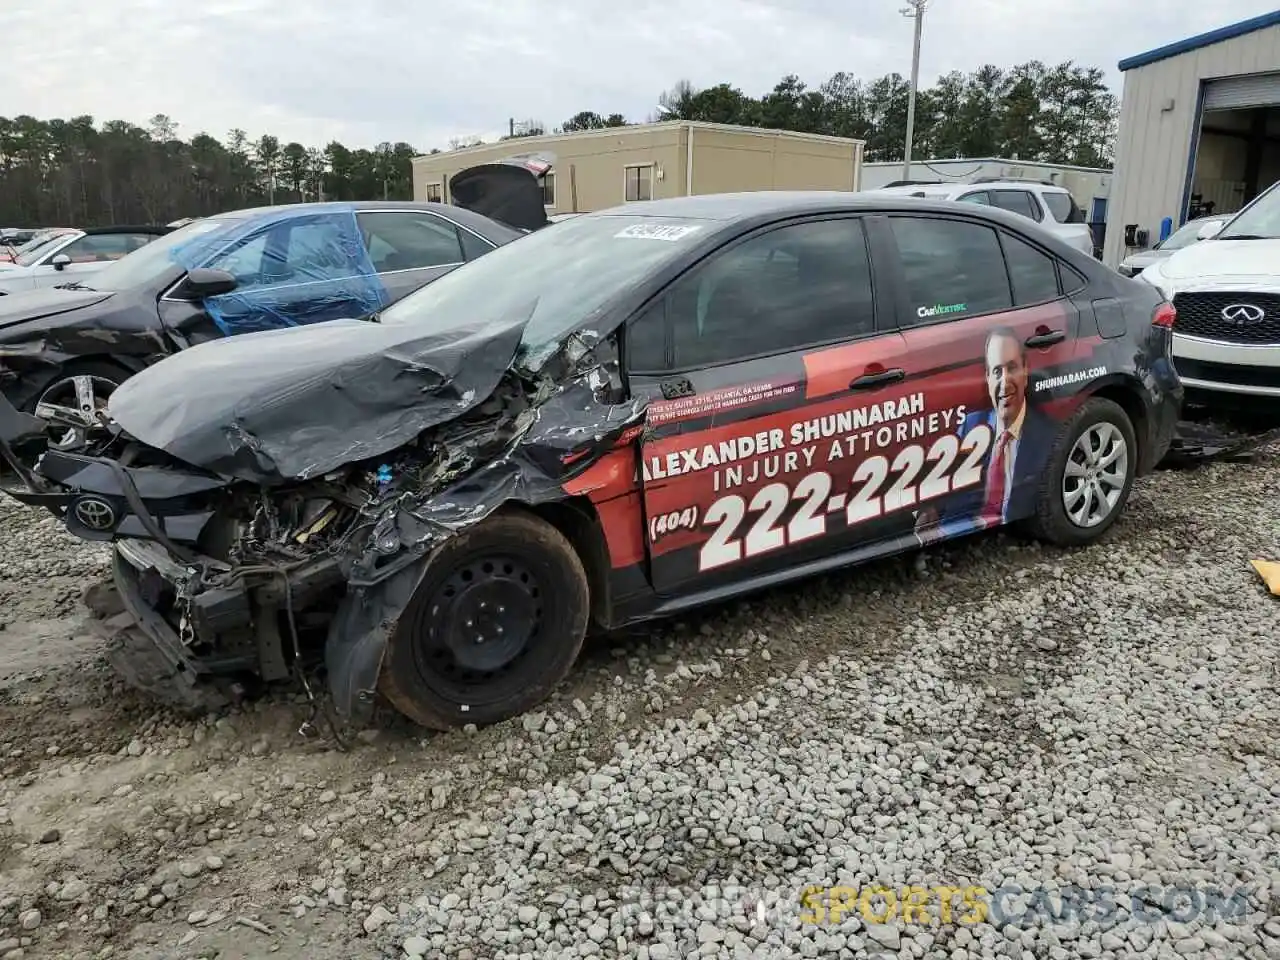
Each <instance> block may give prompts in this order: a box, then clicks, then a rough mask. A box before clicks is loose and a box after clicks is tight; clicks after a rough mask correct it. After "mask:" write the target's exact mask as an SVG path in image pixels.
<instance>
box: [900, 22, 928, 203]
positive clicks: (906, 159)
mask: <svg viewBox="0 0 1280 960" xmlns="http://www.w3.org/2000/svg"><path fill="white" fill-rule="evenodd" d="M928 5H929V0H907V6H905V7H903V8H902V9H901V10H900V11H899V12H900V13H901V14H902V15H903V16H904V17H908V18H910V19H912V20H914V21H915V22H916V29H915V34H916V35H915V41H914V43H913V45H912V49H911V92H910V93H909V94H908V95H907V142H906V146H905V148H904V151H903V154H902V179H903V180H910V179H911V135H912V134H913V133H914V132H915V125H916V86H917V85H918V84H919V82H920V31H921V29H922V28H923V26H924V9H925V7H927V6H928Z"/></svg>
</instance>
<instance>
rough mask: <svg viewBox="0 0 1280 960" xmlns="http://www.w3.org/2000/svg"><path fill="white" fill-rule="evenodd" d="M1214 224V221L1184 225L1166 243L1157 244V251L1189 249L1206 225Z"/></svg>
mask: <svg viewBox="0 0 1280 960" xmlns="http://www.w3.org/2000/svg"><path fill="white" fill-rule="evenodd" d="M1207 223H1213V221H1212V220H1192V221H1191V222H1190V223H1186V224H1183V225H1182V226H1181V227H1179V228H1178V229H1177V230H1175V231H1174V232H1173V233H1171V234H1170V235H1169V237H1168V239H1166V240H1165V241H1164V243H1157V244H1156V246H1155V249H1156V250H1181V249H1182V248H1183V247H1189V246H1191V244H1193V243H1195V242H1196V240H1197V238H1198V235H1199V233H1200V231H1201V230H1202V229H1203V228H1204V226H1205V224H1207Z"/></svg>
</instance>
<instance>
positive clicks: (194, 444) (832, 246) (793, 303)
mask: <svg viewBox="0 0 1280 960" xmlns="http://www.w3.org/2000/svg"><path fill="white" fill-rule="evenodd" d="M1173 319H1174V312H1173V308H1172V306H1171V305H1170V304H1168V303H1167V302H1165V301H1164V300H1163V298H1162V297H1161V296H1160V295H1159V293H1158V292H1157V291H1155V290H1154V288H1151V287H1150V286H1149V285H1143V284H1138V283H1135V282H1133V281H1131V280H1126V279H1124V278H1121V277H1119V276H1117V275H1116V274H1115V273H1114V272H1112V271H1109V270H1107V269H1106V268H1104V267H1102V266H1101V265H1100V264H1098V263H1097V262H1096V261H1094V260H1093V259H1092V258H1091V257H1088V256H1086V255H1083V254H1080V253H1078V252H1076V251H1074V250H1073V249H1071V248H1070V247H1068V246H1066V245H1064V244H1062V243H1061V242H1059V241H1057V240H1056V239H1055V238H1053V237H1050V236H1047V235H1044V234H1043V232H1041V231H1039V230H1037V229H1036V228H1035V226H1034V225H1033V224H1029V223H1028V222H1027V221H1025V219H1023V218H1020V217H1017V216H1016V215H1013V214H1008V213H1005V212H1003V211H999V210H994V209H988V208H982V207H977V206H972V205H957V204H945V203H930V202H923V201H918V200H914V199H910V198H905V199H895V198H890V199H884V198H875V199H867V198H859V197H857V196H853V195H850V194H842V193H833V194H823V193H783V192H777V193H756V194H741V195H722V196H716V197H698V198H685V199H678V200H666V201H653V202H648V203H635V204H628V205H626V206H625V207H621V208H617V209H614V210H610V211H605V212H601V213H594V214H586V215H583V216H579V217H574V218H572V219H570V220H566V221H564V222H562V223H557V224H555V225H554V226H553V227H550V228H548V229H546V230H540V231H537V232H536V233H533V234H530V235H529V236H527V237H525V238H523V239H522V240H520V242H518V243H512V244H508V245H506V246H503V247H500V248H499V249H497V250H495V251H493V252H491V253H489V254H486V255H485V256H484V257H482V258H480V259H478V260H476V261H474V262H472V263H469V264H466V265H465V266H462V267H460V268H458V269H457V270H455V271H453V272H451V273H449V274H447V275H446V276H444V277H441V278H440V279H439V280H436V281H435V282H434V283H432V284H430V285H429V286H427V287H425V288H423V289H421V290H419V291H418V292H416V293H414V294H412V295H410V296H409V297H407V298H405V299H404V300H402V301H401V302H399V303H397V304H395V305H393V306H391V307H389V308H387V309H386V310H385V311H383V312H382V313H381V314H379V315H375V316H374V317H371V318H369V319H367V320H337V321H332V322H329V323H324V324H317V325H314V326H310V327H304V328H296V329H289V330H280V331H270V332H264V333H252V334H246V335H242V336H238V337H233V338H228V339H224V340H218V341H213V342H210V343H206V344H202V345H199V346H196V347H193V348H191V349H188V350H184V351H182V352H181V353H178V354H176V355H174V356H171V357H169V358H166V359H164V360H162V361H161V362H159V363H157V364H156V365H154V366H152V367H149V368H148V369H146V370H143V371H141V372H140V373H138V374H137V375H136V376H134V377H133V378H131V379H130V380H128V381H127V382H126V383H124V384H123V385H122V386H121V387H120V388H119V389H118V390H117V391H116V392H115V393H114V394H113V395H112V397H111V400H110V404H109V408H108V420H109V422H108V424H107V430H108V431H109V433H110V434H111V436H110V437H109V439H106V440H104V441H103V443H102V445H101V446H100V447H99V448H98V449H95V450H93V451H90V452H84V453H79V452H77V453H73V452H68V451H60V450H51V451H49V452H48V453H46V454H45V455H44V457H43V459H42V460H41V461H40V463H39V465H38V466H37V468H36V469H34V470H28V471H26V472H25V475H24V480H25V484H26V487H25V489H24V491H22V492H20V493H19V494H16V495H17V496H18V497H19V499H23V500H24V501H26V502H27V503H30V504H42V505H44V506H46V507H48V508H50V509H52V510H54V511H55V512H56V513H58V514H59V515H60V516H62V517H64V518H65V522H66V524H67V528H68V529H69V530H70V531H71V532H72V533H74V534H76V535H77V536H80V537H82V538H85V539H89V540H101V541H111V542H114V544H115V547H114V574H113V577H112V579H111V582H110V583H108V584H103V585H101V586H99V587H98V588H96V589H95V590H93V591H91V595H90V601H91V606H93V608H94V609H95V610H96V611H97V612H98V614H99V616H100V619H101V625H102V629H103V632H104V633H105V634H106V635H107V636H108V637H109V643H108V649H109V651H110V656H111V659H112V661H113V663H115V665H116V666H117V668H118V669H119V670H121V671H122V672H123V673H124V674H125V675H126V676H128V677H129V678H130V680H131V681H132V682H133V683H135V684H136V685H138V686H140V687H143V688H145V689H147V690H150V691H152V692H154V693H156V694H158V695H160V696H163V697H164V698H166V699H168V700H170V701H172V702H175V703H178V704H182V705H186V706H188V707H192V708H196V709H204V708H207V707H210V706H213V705H216V704H217V703H219V702H222V701H223V700H225V699H226V698H228V697H235V696H241V695H244V693H246V692H249V691H250V689H251V688H252V687H253V686H254V685H255V684H258V685H260V684H264V683H271V682H275V681H283V680H286V679H289V678H290V677H292V676H294V675H296V674H301V676H302V677H303V679H304V680H305V679H307V678H308V677H309V676H310V674H311V672H312V670H313V668H322V669H323V671H324V673H325V674H326V675H327V686H328V691H329V693H330V694H331V695H332V697H333V701H334V705H335V707H336V709H337V712H338V713H339V714H340V715H341V716H343V717H346V718H349V719H354V720H360V719H361V718H363V717H364V716H365V715H366V714H367V711H368V709H369V708H370V707H371V706H372V705H373V704H374V702H375V701H376V700H377V699H378V697H379V696H381V697H384V698H385V699H386V700H388V701H390V703H391V704H393V705H394V706H395V707H396V708H398V709H399V710H400V711H401V712H402V713H403V714H405V715H407V716H408V717H410V718H412V719H413V720H415V721H418V722H419V723H421V724H424V725H426V726H430V727H436V728H449V727H454V726H461V725H464V724H467V723H475V724H478V725H483V724H487V723H492V722H496V721H500V720H503V719H505V718H509V717H511V716H513V715H516V714H519V713H521V712H523V711H525V710H528V709H529V708H531V707H533V706H534V705H536V704H537V703H539V702H540V701H542V700H543V699H544V698H545V697H547V696H548V694H549V693H550V692H551V691H552V690H553V689H554V688H555V687H556V685H557V684H558V683H559V682H560V681H561V680H562V679H563V678H564V677H565V675H566V674H567V673H568V672H569V670H570V669H571V667H572V665H573V663H574V661H575V659H576V658H577V655H578V652H579V650H580V648H581V645H582V643H583V640H584V636H585V635H586V633H587V632H588V630H589V628H591V627H593V626H594V627H596V628H600V629H606V630H607V629H611V628H616V627H619V626H621V625H624V624H630V623H635V622H637V621H642V620H645V619H648V618H653V617H658V616H662V615H667V614H671V613H675V612H678V611H682V610H687V609H690V608H692V607H696V606H699V605H702V604H705V603H708V602H711V601H716V600H720V599H724V598H727V597H730V596H734V595H737V594H741V593H743V592H745V591H750V590H755V589H758V588H761V587H766V586H771V585H774V584H778V583H781V582H785V581H788V580H792V579H795V578H799V577H804V576H808V575H812V574H814V573H818V572H822V571H827V570H831V569H834V568H837V567H840V566H845V565H849V564H854V563H858V562H862V561H865V560H868V559H871V558H874V557H879V556H884V555H888V554H893V553H898V552H901V551H904V550H911V549H914V548H916V547H918V546H920V545H921V544H923V543H928V542H932V541H933V540H936V539H939V538H942V537H950V536H959V535H963V534H966V533H971V532H975V531H978V530H983V529H988V528H990V527H993V526H999V525H1001V524H1007V523H1018V524H1024V525H1029V526H1030V528H1031V529H1032V531H1033V532H1035V533H1036V534H1037V535H1039V536H1041V537H1043V538H1044V539H1046V540H1048V541H1051V542H1055V543H1061V544H1071V545H1083V544H1088V543H1091V542H1093V541H1095V540H1096V539H1097V538H1098V537H1100V536H1102V535H1103V534H1104V533H1105V531H1106V530H1107V529H1108V528H1109V527H1110V526H1111V525H1112V524H1113V523H1114V522H1115V520H1116V518H1117V517H1118V516H1119V515H1120V513H1121V512H1122V511H1123V509H1124V506H1125V503H1126V500H1127V498H1128V495H1129V490H1130V488H1131V485H1132V483H1133V480H1134V478H1135V477H1137V476H1140V475H1141V474H1143V473H1145V472H1147V471H1149V470H1150V469H1152V467H1153V465H1154V464H1155V463H1156V462H1157V461H1158V460H1160V458H1161V457H1162V456H1163V455H1164V453H1165V451H1166V450H1167V449H1168V447H1169V443H1170V439H1171V437H1172V435H1173V431H1174V424H1175V422H1176V418H1177V413H1178V408H1179V405H1180V402H1181V396H1182V388H1181V384H1180V383H1179V381H1178V378H1177V375H1176V373H1175V372H1174V370H1173V367H1172V365H1171V363H1170V361H1169V343H1170V327H1171V325H1172V323H1173ZM38 429H39V421H35V420H33V418H30V417H28V416H26V415H24V414H20V413H18V412H17V411H16V410H14V408H13V407H12V406H8V405H4V404H0V452H5V453H6V457H10V456H11V445H12V444H13V443H14V441H16V440H18V439H20V438H21V437H22V436H23V435H24V434H25V433H27V432H29V431H32V430H38ZM10 462H11V463H13V462H14V461H13V460H12V459H11V461H10ZM15 466H19V465H15ZM308 689H312V687H311V685H310V684H308Z"/></svg>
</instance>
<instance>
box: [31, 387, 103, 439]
mask: <svg viewBox="0 0 1280 960" xmlns="http://www.w3.org/2000/svg"><path fill="white" fill-rule="evenodd" d="M116 386H117V384H115V383H114V382H112V381H111V380H108V379H107V378H106V377H99V376H93V375H91V374H75V375H74V376H70V377H64V378H62V379H61V380H56V381H54V382H53V383H52V384H50V385H49V387H48V388H47V389H46V390H45V391H44V393H42V394H41V395H40V399H39V401H37V403H36V409H35V415H36V416H37V417H40V418H41V419H43V420H46V421H48V423H49V429H48V433H49V447H50V448H51V449H54V450H78V449H80V448H81V447H83V446H84V445H85V444H86V443H87V442H88V438H89V434H90V433H91V432H92V431H93V430H94V429H96V428H99V427H100V426H101V421H100V420H99V414H100V413H101V412H102V411H103V410H105V409H106V407H107V400H108V399H109V398H110V396H111V394H112V392H113V391H114V390H115V389H116Z"/></svg>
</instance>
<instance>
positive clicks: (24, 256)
mask: <svg viewBox="0 0 1280 960" xmlns="http://www.w3.org/2000/svg"><path fill="white" fill-rule="evenodd" d="M65 238H66V234H65V233H42V234H40V235H39V236H35V237H32V238H31V239H30V240H28V241H27V242H26V243H25V244H23V245H22V246H21V247H19V248H18V255H17V256H16V257H14V258H13V262H14V263H16V264H17V265H18V266H20V267H29V266H31V265H32V264H33V263H35V262H36V261H37V260H39V259H40V258H41V257H43V256H44V255H45V252H46V251H47V250H48V249H49V248H50V247H52V246H53V245H54V244H55V243H57V242H58V241H59V240H63V239H65Z"/></svg>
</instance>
